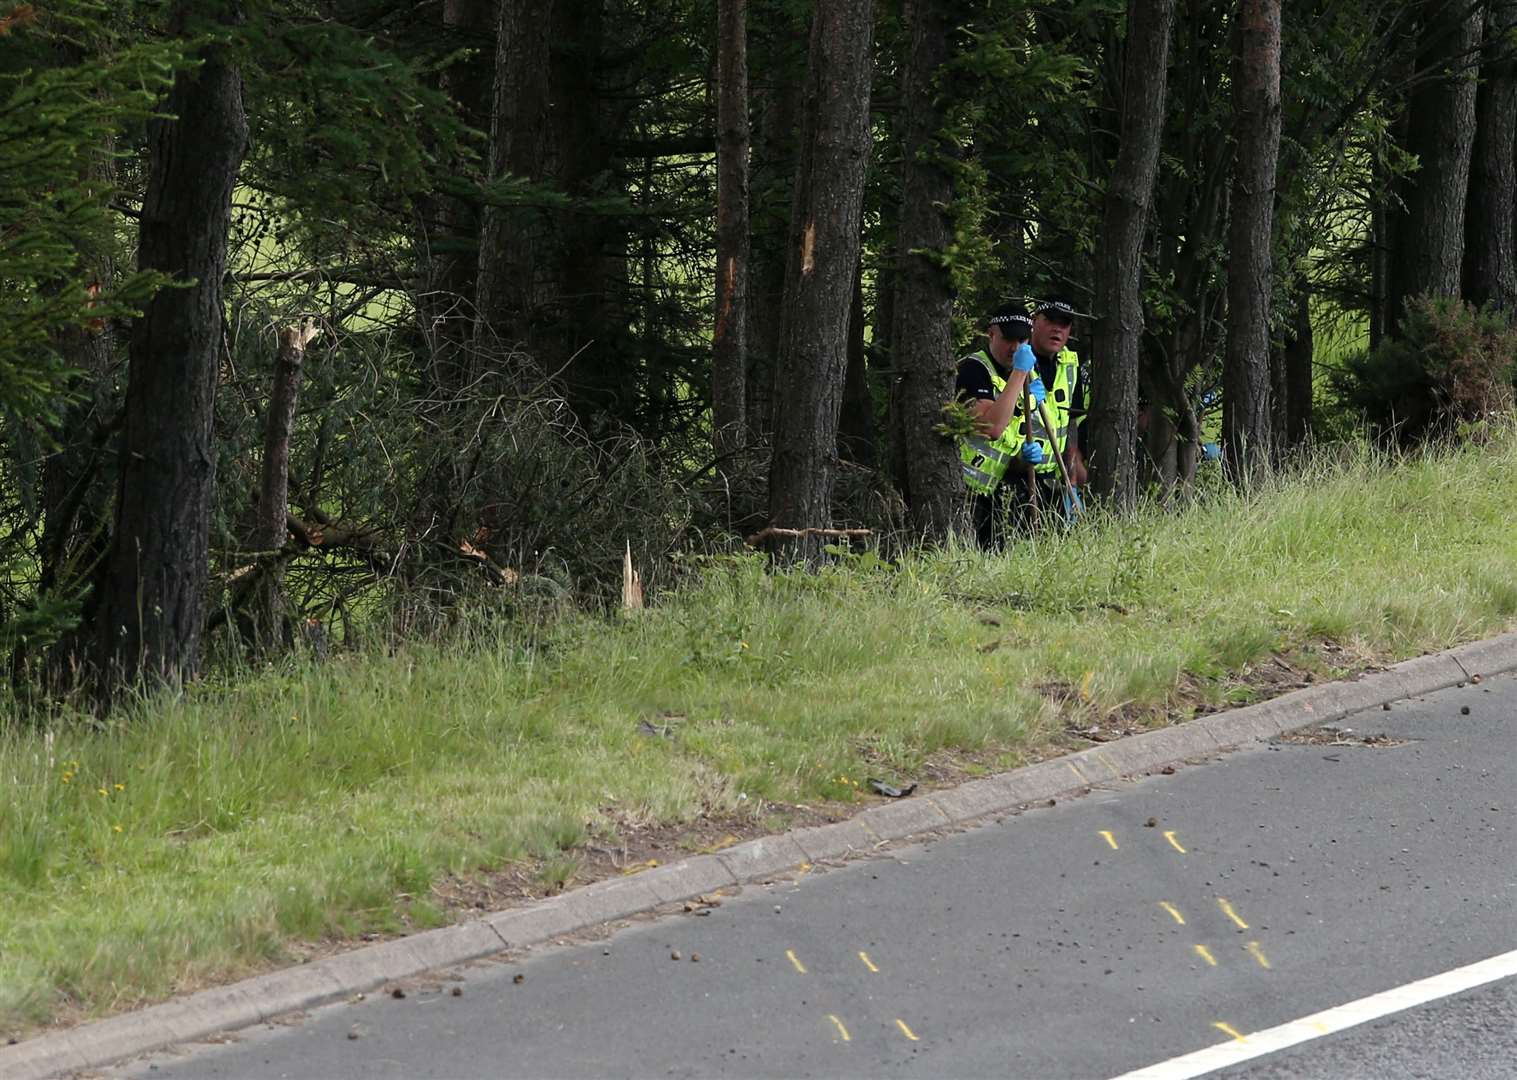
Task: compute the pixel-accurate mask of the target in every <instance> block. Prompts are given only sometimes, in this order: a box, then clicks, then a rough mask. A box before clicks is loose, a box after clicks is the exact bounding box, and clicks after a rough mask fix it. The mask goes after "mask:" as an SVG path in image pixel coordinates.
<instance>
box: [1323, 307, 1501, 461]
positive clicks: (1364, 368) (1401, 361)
mask: <svg viewBox="0 0 1517 1080" xmlns="http://www.w3.org/2000/svg"><path fill="white" fill-rule="evenodd" d="M1514 378H1517V327H1514V326H1513V325H1512V323H1511V322H1510V321H1509V319H1508V317H1507V316H1506V315H1505V314H1503V313H1502V312H1500V311H1497V310H1495V309H1493V308H1490V307H1484V308H1477V307H1475V306H1474V305H1472V304H1469V303H1466V302H1465V301H1463V300H1458V299H1453V298H1447V297H1429V296H1421V297H1417V298H1415V299H1413V300H1411V301H1410V302H1409V303H1408V305H1407V314H1406V318H1405V321H1404V323H1403V332H1402V336H1401V337H1399V338H1395V339H1387V340H1386V341H1384V342H1382V343H1381V344H1380V345H1379V346H1378V347H1377V348H1375V349H1373V350H1369V351H1365V352H1360V353H1355V354H1352V355H1350V356H1348V357H1347V358H1346V359H1345V360H1344V364H1343V368H1342V369H1341V370H1340V371H1338V372H1335V373H1334V374H1333V376H1332V378H1331V381H1330V385H1331V386H1332V389H1333V391H1334V393H1335V394H1336V395H1337V397H1338V399H1339V401H1340V402H1341V403H1342V404H1343V405H1344V407H1345V408H1347V409H1348V410H1349V411H1350V412H1351V413H1353V414H1354V415H1355V417H1356V418H1358V419H1359V420H1361V421H1362V422H1363V423H1365V424H1366V425H1367V426H1368V427H1369V429H1370V431H1371V432H1373V433H1374V434H1375V436H1376V437H1377V438H1380V439H1383V440H1395V441H1396V442H1398V443H1400V444H1401V445H1403V446H1411V445H1415V444H1417V443H1419V442H1423V441H1426V440H1429V439H1445V438H1451V437H1456V436H1461V435H1464V436H1477V435H1480V434H1481V433H1482V432H1484V431H1485V430H1487V429H1488V428H1489V426H1490V423H1491V421H1493V420H1494V419H1496V418H1497V417H1499V416H1502V415H1507V414H1510V413H1511V412H1512V410H1513V404H1514V399H1517V393H1514Z"/></svg>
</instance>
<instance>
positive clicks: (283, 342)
mask: <svg viewBox="0 0 1517 1080" xmlns="http://www.w3.org/2000/svg"><path fill="white" fill-rule="evenodd" d="M319 333H320V331H319V330H317V329H316V327H315V326H314V325H312V324H310V323H306V324H304V325H302V326H286V327H283V328H282V329H280V331H279V352H278V354H277V355H276V356H275V358H274V385H273V389H272V390H271V391H270V392H269V407H268V412H267V415H266V416H265V419H264V430H263V462H262V466H261V468H260V470H259V481H258V508H257V517H256V519H255V520H254V523H253V530H252V534H251V535H250V536H249V538H248V546H249V547H250V548H251V549H252V550H253V551H255V552H258V553H259V556H258V558H259V564H260V565H259V568H258V569H257V570H255V571H254V574H255V578H254V584H253V586H252V589H251V591H250V594H249V596H248V597H247V600H246V602H245V604H244V609H245V611H246V613H247V617H248V622H249V636H250V638H251V642H250V643H251V644H252V645H253V647H254V648H257V649H273V648H276V647H278V646H280V645H283V644H285V643H287V642H288V641H290V640H291V637H292V635H291V634H290V632H289V626H288V622H289V614H288V606H289V605H288V604H287V603H286V602H285V595H284V567H285V562H284V559H283V558H281V557H280V556H278V555H274V554H272V553H273V552H278V551H280V550H281V549H282V548H283V547H284V546H285V540H286V539H287V538H288V536H289V525H288V522H289V518H290V433H291V431H292V430H293V429H294V426H295V409H296V407H297V406H298V405H299V404H300V384H301V381H302V379H303V378H304V377H305V354H306V346H308V345H309V344H310V343H311V342H312V341H314V340H315V339H316V336H317V334H319Z"/></svg>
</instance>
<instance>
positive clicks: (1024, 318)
mask: <svg viewBox="0 0 1517 1080" xmlns="http://www.w3.org/2000/svg"><path fill="white" fill-rule="evenodd" d="M1004 323H1021V324H1022V325H1023V326H1031V325H1032V317H1031V316H1028V315H992V316H991V317H990V325H991V326H1000V325H1002V324H1004Z"/></svg>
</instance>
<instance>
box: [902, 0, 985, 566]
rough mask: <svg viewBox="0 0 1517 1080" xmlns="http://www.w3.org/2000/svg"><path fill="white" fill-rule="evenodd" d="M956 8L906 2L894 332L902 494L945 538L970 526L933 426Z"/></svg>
mask: <svg viewBox="0 0 1517 1080" xmlns="http://www.w3.org/2000/svg"><path fill="white" fill-rule="evenodd" d="M956 11H957V5H954V4H952V3H950V2H948V0H910V2H909V3H908V4H907V5H906V11H905V17H906V25H907V27H908V30H909V33H910V40H911V53H910V57H909V59H908V60H907V63H906V70H905V72H904V75H903V78H902V88H901V97H902V101H903V103H904V104H903V115H902V124H901V158H902V162H903V164H902V176H901V220H900V224H899V227H898V230H897V236H898V240H897V250H898V252H899V253H898V255H897V257H896V258H897V266H898V268H899V269H898V271H897V274H896V276H895V282H894V288H895V293H894V297H893V305H894V309H895V310H894V312H893V319H894V322H893V325H892V328H891V333H890V338H891V347H892V351H893V355H894V357H895V364H894V371H895V376H896V377H895V380H894V386H893V388H892V392H893V405H894V408H893V413H894V415H895V418H896V425H897V426H896V428H895V431H894V435H895V437H896V438H897V439H898V440H899V441H900V444H901V445H900V450H899V458H900V462H901V465H902V467H903V470H904V485H903V491H902V494H904V495H905V497H906V506H907V510H908V512H909V514H910V516H911V526H912V530H913V531H914V532H915V533H917V534H918V535H920V536H923V537H925V538H928V539H931V540H938V541H941V540H944V539H946V538H947V537H949V536H950V535H954V534H959V535H964V534H967V532H968V530H969V522H968V517H967V506H968V503H967V501H966V500H965V497H964V482H963V480H962V479H961V478H960V475H959V456H958V451H957V448H956V447H955V446H954V444H953V442H952V440H949V439H945V438H943V437H942V436H941V435H939V434H938V433H937V431H936V430H934V429H935V427H936V425H937V424H938V423H940V422H941V421H942V418H943V414H942V409H943V405H944V403H946V402H948V401H949V400H951V399H952V398H953V383H954V355H953V285H952V282H951V281H950V279H949V275H948V270H947V269H946V268H945V267H943V266H940V265H938V264H937V263H935V262H933V261H932V257H931V256H932V253H935V252H941V251H943V250H944V249H946V248H947V247H948V245H949V244H950V243H951V241H952V239H953V232H952V226H951V224H950V223H949V220H948V215H947V207H948V206H949V205H950V204H951V203H952V201H953V177H952V176H951V175H950V173H949V172H948V170H947V169H946V168H945V167H944V164H943V162H942V160H940V158H939V155H947V154H951V153H954V152H955V148H954V147H952V146H951V145H945V144H944V143H942V142H940V140H939V139H938V132H940V131H942V130H943V128H944V127H946V126H947V121H948V118H947V114H946V109H945V105H944V101H943V99H942V97H941V96H940V95H939V94H937V93H935V92H934V83H935V81H936V76H937V73H938V71H939V70H940V69H941V68H942V67H943V65H944V64H946V63H947V62H948V61H949V59H950V57H951V56H952V55H953V48H954V43H953V40H952V34H953V31H954V27H955V24H956V18H955V15H956Z"/></svg>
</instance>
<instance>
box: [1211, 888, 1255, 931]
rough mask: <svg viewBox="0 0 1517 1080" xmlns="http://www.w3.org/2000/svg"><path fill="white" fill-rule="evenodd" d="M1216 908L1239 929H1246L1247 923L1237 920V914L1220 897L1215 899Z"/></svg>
mask: <svg viewBox="0 0 1517 1080" xmlns="http://www.w3.org/2000/svg"><path fill="white" fill-rule="evenodd" d="M1217 906H1218V907H1219V908H1221V909H1222V914H1224V915H1226V916H1227V917H1228V918H1229V919H1231V920H1232V921H1233V922H1235V923H1237V924H1238V926H1239V928H1240V929H1243V930H1247V929H1248V923H1246V922H1244V921H1243V920H1242V919H1240V918H1238V913H1237V912H1236V911H1234V910H1233V906H1232V905H1231V904H1229V903H1228V902H1227V901H1226V900H1224V899H1223V898H1222V897H1220V896H1219V897H1217Z"/></svg>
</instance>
